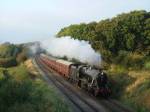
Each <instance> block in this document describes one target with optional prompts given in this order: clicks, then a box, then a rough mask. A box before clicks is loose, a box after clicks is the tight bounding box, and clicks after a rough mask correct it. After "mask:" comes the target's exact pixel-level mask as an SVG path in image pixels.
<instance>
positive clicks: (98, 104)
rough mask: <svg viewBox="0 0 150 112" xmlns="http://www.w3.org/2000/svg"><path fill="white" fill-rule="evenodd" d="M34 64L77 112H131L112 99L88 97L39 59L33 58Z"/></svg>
mask: <svg viewBox="0 0 150 112" xmlns="http://www.w3.org/2000/svg"><path fill="white" fill-rule="evenodd" d="M35 63H36V64H37V65H38V68H39V69H41V70H42V71H43V73H44V75H45V77H46V78H47V81H49V82H51V84H53V85H54V86H55V87H56V88H57V89H58V90H59V91H61V92H62V94H63V95H64V96H65V97H66V98H67V99H68V100H69V102H71V103H72V105H74V107H75V110H76V111H77V110H78V112H131V111H130V110H129V109H127V108H126V107H124V106H122V105H120V104H119V103H118V102H116V101H115V100H112V99H107V100H106V99H104V100H97V98H95V97H89V95H86V94H84V93H83V91H82V90H80V89H77V88H75V87H73V86H72V85H70V84H69V83H68V82H67V81H65V80H64V78H62V77H60V76H59V75H58V74H56V73H54V71H52V70H51V69H50V68H49V67H48V66H47V65H46V64H45V63H43V62H42V61H41V59H40V57H38V56H36V57H35Z"/></svg>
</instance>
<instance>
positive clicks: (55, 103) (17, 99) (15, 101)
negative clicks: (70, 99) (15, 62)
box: [0, 65, 69, 112]
mask: <svg viewBox="0 0 150 112" xmlns="http://www.w3.org/2000/svg"><path fill="white" fill-rule="evenodd" d="M63 111H64V112H68V111H69V110H68V108H67V105H65V104H64V102H63V101H61V100H60V99H59V97H58V96H57V95H56V94H55V93H54V91H53V89H52V88H49V87H48V86H47V85H46V84H45V83H44V82H43V81H41V80H40V79H37V80H31V78H30V74H29V72H28V71H27V70H26V68H25V66H23V65H21V66H18V67H14V68H9V69H7V70H6V69H4V68H1V69H0V112H63Z"/></svg>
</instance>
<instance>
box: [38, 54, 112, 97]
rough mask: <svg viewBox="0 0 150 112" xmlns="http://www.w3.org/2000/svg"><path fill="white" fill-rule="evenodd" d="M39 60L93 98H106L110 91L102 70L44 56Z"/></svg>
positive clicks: (41, 55)
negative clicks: (90, 94)
mask: <svg viewBox="0 0 150 112" xmlns="http://www.w3.org/2000/svg"><path fill="white" fill-rule="evenodd" d="M40 58H41V60H42V62H43V63H45V64H46V65H47V66H49V67H50V68H51V69H53V70H54V71H56V72H57V73H59V74H60V75H62V76H64V77H65V78H67V79H68V80H69V81H70V82H71V83H73V84H75V85H77V86H78V87H80V88H82V89H84V90H87V91H88V92H89V93H92V94H93V95H94V96H98V95H100V96H104V97H107V96H108V95H110V89H109V87H108V86H107V84H108V81H107V75H106V74H105V73H104V72H103V71H102V70H99V69H97V68H94V67H91V66H89V65H83V64H76V63H73V62H69V61H65V60H62V59H56V58H54V57H51V56H47V55H45V54H40Z"/></svg>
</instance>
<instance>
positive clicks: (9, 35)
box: [0, 0, 150, 43]
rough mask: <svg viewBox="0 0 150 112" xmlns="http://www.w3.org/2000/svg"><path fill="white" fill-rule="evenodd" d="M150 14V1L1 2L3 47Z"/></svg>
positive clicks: (0, 37) (59, 0)
mask: <svg viewBox="0 0 150 112" xmlns="http://www.w3.org/2000/svg"><path fill="white" fill-rule="evenodd" d="M133 10H146V11H150V0H0V43H2V42H6V41H7V42H12V43H24V42H31V41H42V40H46V39H48V38H50V37H52V36H54V35H56V34H57V32H59V31H60V30H61V28H63V27H66V26H69V25H71V24H79V23H83V22H84V23H88V22H92V21H100V20H102V19H107V18H111V17H114V16H116V15H118V14H121V13H127V12H130V11H133Z"/></svg>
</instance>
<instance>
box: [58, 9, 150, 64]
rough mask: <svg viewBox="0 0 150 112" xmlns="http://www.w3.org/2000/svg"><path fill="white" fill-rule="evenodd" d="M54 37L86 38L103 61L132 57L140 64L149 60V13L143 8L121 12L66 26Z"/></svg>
mask: <svg viewBox="0 0 150 112" xmlns="http://www.w3.org/2000/svg"><path fill="white" fill-rule="evenodd" d="M57 36H58V37H62V36H71V37H72V38H75V39H79V40H86V41H89V42H90V44H91V45H92V47H93V48H94V49H95V50H96V51H98V52H100V53H101V54H102V57H103V58H104V60H105V61H107V62H113V61H114V60H115V62H117V61H119V59H118V58H121V59H125V61H129V60H130V59H131V58H132V59H133V58H134V60H133V61H137V64H139V63H140V64H141V65H142V64H143V63H144V62H145V60H146V61H147V60H150V59H148V56H150V12H147V11H144V10H140V11H132V12H130V13H123V14H120V15H117V16H116V17H113V18H111V19H105V20H101V21H99V22H91V23H88V24H86V23H81V24H75V25H70V26H68V27H65V28H62V29H61V30H60V31H59V32H58V34H57ZM132 54H133V55H132ZM122 57H128V58H130V59H129V60H126V58H122ZM137 58H140V59H137ZM140 60H142V61H143V60H144V62H140Z"/></svg>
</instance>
